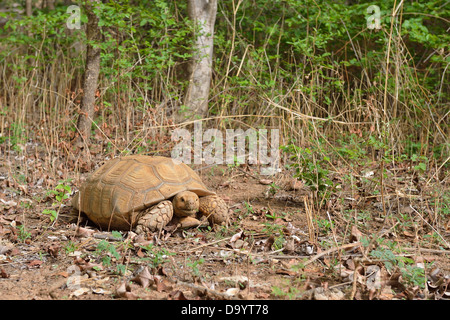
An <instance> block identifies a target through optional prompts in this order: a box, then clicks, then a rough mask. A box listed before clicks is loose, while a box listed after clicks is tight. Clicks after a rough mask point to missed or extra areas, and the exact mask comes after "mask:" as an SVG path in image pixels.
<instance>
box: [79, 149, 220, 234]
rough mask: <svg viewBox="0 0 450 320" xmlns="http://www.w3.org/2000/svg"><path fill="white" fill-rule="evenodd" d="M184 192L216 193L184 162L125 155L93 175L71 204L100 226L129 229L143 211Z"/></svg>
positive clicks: (109, 162) (202, 194)
mask: <svg viewBox="0 0 450 320" xmlns="http://www.w3.org/2000/svg"><path fill="white" fill-rule="evenodd" d="M185 190H188V191H192V192H195V193H196V194H197V195H198V196H200V197H201V196H207V195H214V194H215V193H214V192H212V191H209V190H208V189H207V188H206V186H205V185H204V184H203V182H202V180H201V178H200V177H199V176H198V175H197V173H195V172H194V171H193V170H192V169H191V168H189V167H188V166H187V165H185V164H184V163H181V162H176V161H175V160H173V159H171V158H165V157H150V156H142V155H136V156H126V157H122V158H116V159H113V160H110V161H108V162H106V163H105V164H104V165H103V166H101V167H100V168H99V169H98V170H97V171H96V172H94V174H92V176H91V177H89V178H88V179H87V180H86V182H85V183H84V184H83V185H82V186H81V187H80V190H79V193H77V194H76V195H75V197H74V198H73V201H72V205H73V207H74V208H75V209H76V210H79V211H81V212H84V213H85V214H86V215H87V216H88V218H89V219H90V220H92V221H93V222H94V223H96V224H97V225H99V226H100V227H103V228H107V229H110V228H118V229H125V230H129V229H131V228H132V227H134V226H135V225H136V222H137V220H138V219H139V217H140V213H141V211H142V210H143V209H145V208H148V207H150V206H153V205H155V204H157V203H159V202H161V201H163V200H167V199H169V198H171V197H173V196H175V195H176V194H177V193H179V192H181V191H185Z"/></svg>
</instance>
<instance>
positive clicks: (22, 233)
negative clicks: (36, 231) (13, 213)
mask: <svg viewBox="0 0 450 320" xmlns="http://www.w3.org/2000/svg"><path fill="white" fill-rule="evenodd" d="M17 230H19V233H18V234H17V239H18V240H19V241H20V242H25V241H26V240H27V239H30V238H31V233H30V232H28V230H27V229H26V228H25V226H24V225H23V224H21V225H19V226H17Z"/></svg>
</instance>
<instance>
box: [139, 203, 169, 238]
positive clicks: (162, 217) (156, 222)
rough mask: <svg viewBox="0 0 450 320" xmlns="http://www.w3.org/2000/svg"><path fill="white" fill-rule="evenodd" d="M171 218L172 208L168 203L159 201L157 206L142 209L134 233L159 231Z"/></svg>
mask: <svg viewBox="0 0 450 320" xmlns="http://www.w3.org/2000/svg"><path fill="white" fill-rule="evenodd" d="M172 217H173V206H172V202H170V201H167V200H166V201H161V202H160V203H158V204H157V205H155V206H153V207H150V208H147V209H144V210H143V211H142V212H141V213H140V217H139V219H138V221H137V225H136V233H146V232H149V231H150V232H154V231H161V229H162V228H164V227H165V226H166V225H167V224H168V223H169V222H170V220H172Z"/></svg>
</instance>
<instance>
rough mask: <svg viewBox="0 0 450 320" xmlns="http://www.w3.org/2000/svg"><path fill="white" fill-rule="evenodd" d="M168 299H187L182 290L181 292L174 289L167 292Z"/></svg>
mask: <svg viewBox="0 0 450 320" xmlns="http://www.w3.org/2000/svg"><path fill="white" fill-rule="evenodd" d="M169 300H187V299H186V297H185V296H184V294H183V292H181V291H180V290H175V291H172V292H171V293H170V294H169Z"/></svg>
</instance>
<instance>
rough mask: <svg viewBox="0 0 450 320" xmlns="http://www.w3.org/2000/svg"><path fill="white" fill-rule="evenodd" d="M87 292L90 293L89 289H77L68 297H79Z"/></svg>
mask: <svg viewBox="0 0 450 320" xmlns="http://www.w3.org/2000/svg"><path fill="white" fill-rule="evenodd" d="M89 291H90V289H89V288H79V289H77V290H75V291H74V292H72V293H71V294H70V297H72V296H75V297H79V296H81V295H83V294H85V293H88V292H89Z"/></svg>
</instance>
